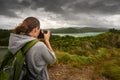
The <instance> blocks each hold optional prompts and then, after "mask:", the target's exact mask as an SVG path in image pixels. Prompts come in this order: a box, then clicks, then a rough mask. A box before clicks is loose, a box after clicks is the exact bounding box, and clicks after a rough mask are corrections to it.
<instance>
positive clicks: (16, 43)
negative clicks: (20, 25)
mask: <svg viewBox="0 0 120 80" xmlns="http://www.w3.org/2000/svg"><path fill="white" fill-rule="evenodd" d="M34 39H36V38H34V37H31V36H27V35H19V34H14V33H11V34H10V38H9V46H8V49H9V51H10V52H12V53H13V54H15V53H16V52H17V51H18V50H19V49H21V48H22V47H23V46H24V45H25V44H26V43H27V42H29V41H31V40H34Z"/></svg>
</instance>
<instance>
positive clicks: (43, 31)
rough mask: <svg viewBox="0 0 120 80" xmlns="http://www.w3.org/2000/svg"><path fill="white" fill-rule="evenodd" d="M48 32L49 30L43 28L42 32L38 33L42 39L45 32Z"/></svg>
mask: <svg viewBox="0 0 120 80" xmlns="http://www.w3.org/2000/svg"><path fill="white" fill-rule="evenodd" d="M47 33H48V30H43V29H41V30H40V33H39V35H38V38H40V39H42V38H44V34H47ZM50 37H51V33H50Z"/></svg>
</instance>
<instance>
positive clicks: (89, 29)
mask: <svg viewBox="0 0 120 80" xmlns="http://www.w3.org/2000/svg"><path fill="white" fill-rule="evenodd" d="M50 30H51V31H52V33H85V32H106V31H108V29H107V28H92V27H83V28H79V27H69V28H58V29H50Z"/></svg>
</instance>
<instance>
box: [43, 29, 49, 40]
mask: <svg viewBox="0 0 120 80" xmlns="http://www.w3.org/2000/svg"><path fill="white" fill-rule="evenodd" d="M44 39H45V41H49V40H50V31H49V30H48V31H47V33H45V34H44Z"/></svg>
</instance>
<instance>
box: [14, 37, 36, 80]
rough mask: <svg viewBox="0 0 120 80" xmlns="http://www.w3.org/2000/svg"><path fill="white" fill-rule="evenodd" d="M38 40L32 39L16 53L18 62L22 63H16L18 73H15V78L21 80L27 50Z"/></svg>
mask: <svg viewBox="0 0 120 80" xmlns="http://www.w3.org/2000/svg"><path fill="white" fill-rule="evenodd" d="M37 42H38V40H37V39H35V40H32V41H30V42H28V43H27V44H26V45H25V46H24V47H23V48H22V49H20V50H19V51H18V52H17V54H16V58H17V62H16V63H18V64H20V65H15V66H14V67H15V69H16V72H15V73H17V74H14V80H21V78H22V76H23V75H24V74H23V72H24V71H23V66H24V62H25V54H26V53H27V51H28V50H29V49H30V48H31V47H32V46H33V45H34V44H36V43H37Z"/></svg>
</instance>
